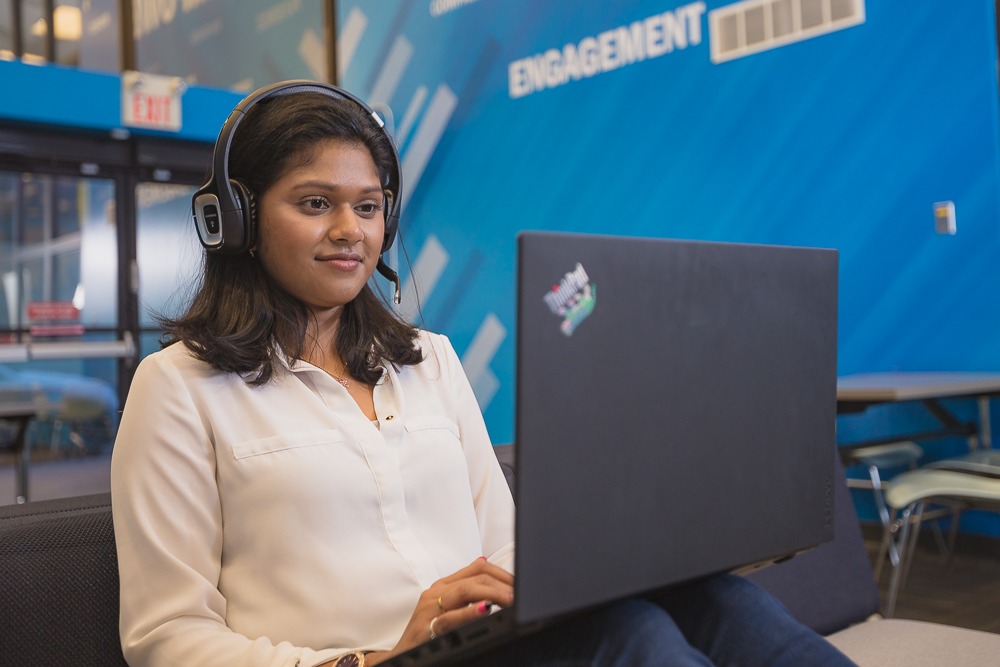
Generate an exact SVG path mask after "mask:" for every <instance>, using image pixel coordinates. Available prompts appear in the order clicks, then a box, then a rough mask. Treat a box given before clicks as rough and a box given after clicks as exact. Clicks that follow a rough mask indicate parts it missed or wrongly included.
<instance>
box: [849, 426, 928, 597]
mask: <svg viewBox="0 0 1000 667" xmlns="http://www.w3.org/2000/svg"><path fill="white" fill-rule="evenodd" d="M923 456H924V450H923V449H922V448H921V447H920V445H918V444H916V443H915V442H911V441H909V440H906V441H902V442H892V443H888V444H884V445H873V446H871V447H861V448H859V449H854V450H848V451H847V452H846V453H845V454H844V456H843V458H844V459H845V463H846V464H861V465H864V466H865V467H866V468H867V469H868V477H869V479H870V481H865V480H861V479H848V480H847V486H849V487H850V488H853V489H869V490H871V492H872V495H873V496H874V497H875V507H876V509H877V510H878V516H879V520H880V521H881V522H882V544H881V547H880V549H879V558H878V561H877V562H876V564H875V581H878V580H879V579H880V578H881V576H882V565H883V564H884V563H885V558H886V555H888V556H889V560H890V562H892V564H893V565H894V566H895V565H896V564H897V563H898V562H899V554H898V553H897V552H896V545H895V544H894V543H893V541H892V539H890V536H891V530H890V528H891V523H892V522H891V521H890V518H889V510H888V508H887V507H886V505H885V497H884V495H883V481H882V471H883V470H887V469H889V468H901V467H903V466H907V467H909V468H910V470H914V469H916V467H917V461H918V460H920V459H921V458H923ZM934 527H935V528H937V524H935V526H934Z"/></svg>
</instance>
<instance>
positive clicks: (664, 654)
mask: <svg viewBox="0 0 1000 667" xmlns="http://www.w3.org/2000/svg"><path fill="white" fill-rule="evenodd" d="M595 620H596V621H598V623H599V624H600V626H601V631H602V634H603V639H602V641H601V646H600V648H599V650H598V651H597V653H596V655H595V660H594V662H593V665H595V667H618V666H625V665H629V666H633V665H634V666H645V665H650V666H652V665H664V664H677V665H689V664H690V665H702V664H710V663H708V661H707V659H705V658H704V656H702V655H700V654H698V652H697V651H696V650H695V649H693V648H692V647H691V646H690V645H689V644H688V643H687V640H686V639H684V635H683V634H681V631H680V629H678V627H677V625H676V623H674V620H673V619H672V618H671V617H670V615H669V614H667V612H666V611H664V610H663V608H662V607H660V606H658V605H656V604H654V603H652V602H649V601H647V600H629V601H626V602H621V603H619V604H616V605H614V606H613V607H609V608H608V609H606V610H604V612H603V613H600V614H599V618H596V619H595Z"/></svg>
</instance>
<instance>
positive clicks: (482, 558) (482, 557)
mask: <svg viewBox="0 0 1000 667" xmlns="http://www.w3.org/2000/svg"><path fill="white" fill-rule="evenodd" d="M476 560H486V556H480V557H479V558H477V559H476Z"/></svg>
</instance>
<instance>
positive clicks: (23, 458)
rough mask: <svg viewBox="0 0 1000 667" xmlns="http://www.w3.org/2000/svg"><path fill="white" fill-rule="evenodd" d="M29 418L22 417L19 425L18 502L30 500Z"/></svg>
mask: <svg viewBox="0 0 1000 667" xmlns="http://www.w3.org/2000/svg"><path fill="white" fill-rule="evenodd" d="M28 421H29V419H21V420H19V423H18V425H17V440H16V441H15V442H17V443H18V444H19V446H18V448H17V459H16V460H17V464H16V467H17V504H18V505H23V504H24V503H26V502H28V469H29V467H30V466H31V444H30V443H28V441H27V434H28Z"/></svg>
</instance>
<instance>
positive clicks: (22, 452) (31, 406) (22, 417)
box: [0, 401, 47, 504]
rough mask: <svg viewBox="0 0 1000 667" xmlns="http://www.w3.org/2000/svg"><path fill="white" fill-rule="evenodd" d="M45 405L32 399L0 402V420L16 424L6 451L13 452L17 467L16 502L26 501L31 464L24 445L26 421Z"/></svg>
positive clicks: (45, 407) (28, 448) (27, 450)
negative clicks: (12, 437) (12, 438)
mask: <svg viewBox="0 0 1000 667" xmlns="http://www.w3.org/2000/svg"><path fill="white" fill-rule="evenodd" d="M46 409H47V406H42V405H40V404H39V403H36V402H34V401H16V402H3V403H0V420H4V421H10V422H14V423H15V424H16V425H17V434H16V435H15V437H14V441H13V442H12V443H11V446H10V447H8V448H5V449H7V451H11V452H13V453H14V456H15V460H16V463H15V465H16V467H17V502H18V504H21V503H25V502H27V501H28V468H29V466H30V464H31V448H30V447H28V446H27V445H26V438H25V436H26V435H27V431H28V422H30V421H31V420H32V419H33V418H34V417H35V416H36V415H37V414H38V413H39V412H40V411H43V410H46Z"/></svg>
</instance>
